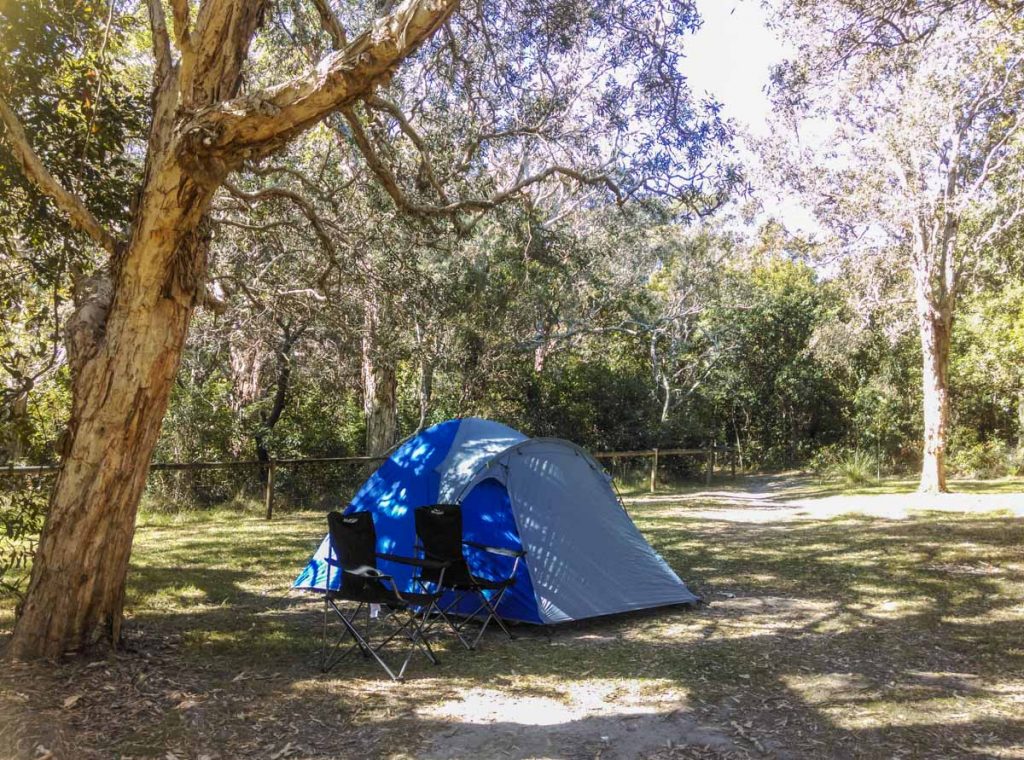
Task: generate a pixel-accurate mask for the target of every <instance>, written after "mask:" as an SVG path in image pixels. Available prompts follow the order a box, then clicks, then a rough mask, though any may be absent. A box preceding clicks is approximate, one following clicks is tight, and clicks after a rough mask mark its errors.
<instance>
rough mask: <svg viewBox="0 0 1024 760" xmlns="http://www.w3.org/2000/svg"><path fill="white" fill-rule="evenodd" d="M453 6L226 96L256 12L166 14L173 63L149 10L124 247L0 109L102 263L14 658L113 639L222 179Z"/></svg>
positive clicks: (259, 8)
mask: <svg viewBox="0 0 1024 760" xmlns="http://www.w3.org/2000/svg"><path fill="white" fill-rule="evenodd" d="M456 4H457V3H456V2H455V1H454V0H447V2H440V1H439V0H406V1H405V2H404V3H401V4H400V5H399V6H398V8H396V10H395V11H394V12H393V13H392V14H391V15H389V16H387V17H385V18H384V19H380V20H378V22H376V23H375V24H374V25H373V27H372V29H371V30H370V31H368V32H366V33H364V34H363V35H360V37H359V38H357V39H356V40H355V41H354V42H353V43H352V44H351V45H349V46H348V47H346V48H345V50H343V51H339V52H338V53H335V54H332V55H331V56H328V58H327V59H325V61H324V62H323V63H322V64H321V65H320V66H318V67H316V68H315V69H314V70H313V71H312V72H311V73H310V74H309V75H307V76H306V77H300V78H299V79H297V80H293V81H291V82H287V83H285V84H283V85H281V86H279V87H276V88H273V89H272V90H270V91H268V92H266V93H262V94H258V95H253V96H249V97H246V98H241V99H238V98H236V96H237V93H238V88H239V83H240V79H241V73H242V69H243V64H244V62H245V59H246V57H247V55H248V49H249V44H250V41H251V39H252V37H253V35H254V34H255V31H256V28H257V26H258V25H259V23H260V19H261V18H262V16H263V9H264V7H265V5H266V2H265V0H205V1H204V2H203V3H202V4H201V5H200V8H199V13H198V15H197V17H196V20H195V26H194V28H189V19H188V14H187V13H186V11H187V9H188V6H187V4H185V3H175V4H174V10H175V11H176V14H175V16H176V17H175V19H174V21H175V36H176V39H177V40H178V46H179V50H180V52H181V54H182V55H181V60H180V61H179V63H178V64H177V65H172V64H170V62H169V61H168V60H167V56H166V55H165V53H166V52H167V50H166V48H165V44H166V40H165V30H163V27H162V24H163V21H162V9H160V8H157V7H156V6H155V5H154V4H153V3H151V4H150V18H151V22H153V23H154V28H155V32H161V31H164V34H157V36H156V37H155V38H154V43H155V44H156V50H155V54H156V55H157V64H158V67H157V71H156V80H157V82H156V87H155V91H154V94H153V98H152V110H153V115H152V124H151V127H150V134H149V144H148V150H147V157H146V168H145V173H144V178H143V182H142V186H141V189H140V191H139V193H138V196H137V199H136V203H135V204H134V205H133V222H132V227H131V235H130V239H129V240H128V241H127V243H126V244H123V243H121V242H119V241H115V240H114V239H113V238H112V237H111V236H110V234H109V233H108V232H106V230H104V229H103V228H102V227H101V226H100V225H99V223H98V222H96V220H95V219H94V218H93V217H92V216H91V214H89V212H88V210H87V209H86V208H85V206H84V205H83V204H82V203H81V201H79V200H78V199H77V198H75V197H74V196H72V195H71V194H70V193H68V192H67V191H66V190H64V188H62V187H61V186H60V185H59V183H57V182H56V181H55V180H53V178H52V177H51V176H50V175H49V174H48V173H46V172H45V170H44V169H43V168H42V163H41V162H39V160H38V157H37V156H36V155H35V154H34V153H33V152H32V150H31V146H30V145H29V144H28V142H27V140H25V139H24V132H23V131H19V127H18V125H17V120H16V118H15V116H14V114H13V112H12V111H11V110H10V109H9V108H7V106H6V104H5V103H2V102H0V117H2V120H3V121H4V123H5V125H6V128H5V133H4V135H2V136H3V137H4V139H5V140H6V141H7V142H8V143H10V144H12V145H13V146H14V149H15V152H16V154H17V155H18V156H19V159H20V161H21V163H22V166H23V167H24V169H25V173H26V176H28V177H29V178H30V179H31V180H32V181H34V182H35V183H36V185H37V186H38V187H39V188H40V189H41V191H42V192H44V193H46V194H47V195H49V196H50V197H51V198H52V199H54V200H55V202H56V203H57V205H58V207H60V208H61V209H62V210H63V211H64V212H65V213H66V214H67V215H68V216H69V218H70V219H71V221H72V222H73V223H75V224H76V225H77V226H78V227H79V228H81V229H83V230H85V231H86V232H87V233H88V234H90V235H91V236H92V237H93V239H94V240H96V241H97V242H98V243H99V244H100V245H102V246H103V247H104V248H105V249H106V250H108V251H109V252H110V253H111V258H110V267H109V270H110V282H111V291H110V295H109V297H107V296H100V297H98V298H96V299H91V300H89V302H88V304H87V305H84V306H83V308H82V309H80V310H79V313H78V315H77V316H76V324H75V325H73V326H71V327H72V332H73V334H74V335H76V336H78V337H76V338H74V339H73V340H74V341H75V342H78V343H79V345H78V346H77V348H76V351H77V357H76V363H77V370H76V372H75V373H74V377H73V381H72V396H73V401H72V413H71V419H70V422H69V430H68V438H67V449H66V452H67V453H66V457H65V459H64V463H63V467H62V470H61V472H60V474H59V475H58V476H57V482H56V484H55V487H54V490H53V494H52V497H51V501H50V509H49V515H48V518H47V521H46V525H45V527H44V529H43V533H42V536H41V538H40V542H39V548H38V550H37V553H36V557H35V561H34V563H33V568H32V578H31V580H30V582H29V588H28V592H27V595H26V599H25V604H24V608H23V611H22V614H21V616H20V617H19V618H18V620H17V622H16V623H15V628H14V633H13V636H12V638H11V641H10V645H9V648H8V654H9V655H10V656H13V657H16V658H34V657H48V658H56V657H59V656H61V655H62V654H64V653H66V652H68V651H75V650H80V649H83V648H85V647H87V646H89V645H92V644H96V643H98V642H101V641H107V642H110V643H113V644H114V645H116V644H117V643H118V641H119V639H120V634H121V620H122V608H123V602H124V588H125V579H126V575H127V572H128V560H129V556H130V553H131V544H132V537H133V534H134V531H135V516H136V511H137V508H138V504H139V498H140V496H141V494H142V489H143V487H144V485H145V482H146V476H147V474H148V471H149V461H150V458H151V456H152V452H153V448H154V446H155V444H156V440H157V436H158V435H159V432H160V426H161V423H162V421H163V417H164V413H165V411H166V409H167V403H168V399H169V396H170V391H171V386H172V383H173V380H174V376H175V374H176V372H177V369H178V364H179V362H180V359H181V353H182V349H183V347H184V344H185V339H186V336H187V332H188V325H189V321H190V320H191V317H192V312H193V310H194V309H195V307H196V305H197V304H198V303H199V302H200V301H202V300H203V297H204V296H203V288H204V285H205V275H206V264H207V249H208V245H209V233H208V229H209V225H208V223H207V212H208V209H209V207H210V202H211V200H212V198H213V195H214V193H215V192H216V190H217V188H218V187H219V186H220V185H221V184H222V183H223V182H224V179H225V177H226V175H227V173H228V172H229V171H230V170H231V169H233V168H235V167H237V166H239V165H241V163H242V162H244V161H245V160H246V159H248V158H251V157H253V156H255V155H257V154H261V155H262V154H266V153H268V152H271V151H272V150H274V149H275V148H276V147H279V146H281V145H282V144H283V143H284V141H285V140H287V139H288V138H289V137H290V136H292V135H294V134H296V133H298V132H299V131H301V130H302V129H305V128H306V127H309V126H311V125H312V124H314V123H315V122H317V121H318V120H320V119H322V118H323V117H324V116H326V115H327V114H328V113H330V112H331V111H333V110H335V109H337V108H338V107H340V106H341V105H343V104H344V103H346V102H351V101H352V100H354V99H356V98H358V97H362V96H364V95H366V94H368V93H369V92H370V91H371V90H372V89H373V87H374V86H375V84H376V83H378V82H379V81H381V79H382V78H384V77H387V76H389V74H390V71H391V70H392V69H393V68H394V67H395V66H397V65H398V64H399V63H400V62H401V60H402V59H403V58H404V57H405V56H407V55H409V54H410V53H411V52H412V51H413V50H415V49H416V47H417V46H418V45H419V44H420V43H421V42H422V41H423V40H425V39H426V38H427V37H428V36H429V35H430V34H431V33H432V32H433V30H435V29H436V28H437V27H438V25H440V24H441V23H442V22H443V20H444V19H445V18H446V17H447V15H448V14H449V13H450V12H451V11H452V10H453V9H454V7H455V5H456ZM12 125H13V126H12ZM108 300H109V303H107V301H108ZM384 387H385V388H386V387H387V386H386V384H385V386H384Z"/></svg>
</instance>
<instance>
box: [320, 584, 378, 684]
mask: <svg viewBox="0 0 1024 760" xmlns="http://www.w3.org/2000/svg"><path fill="white" fill-rule="evenodd" d="M362 606H363V605H362V604H360V605H358V606H357V607H356V609H355V610H354V611H353V613H352V616H351V619H350V618H349V616H347V615H346V614H345V611H344V610H342V609H341V608H340V607H338V605H337V604H335V603H334V601H333V600H331V599H328V598H326V597H325V598H324V630H323V650H322V654H321V660H320V670H321V672H323V673H326V672H328V671H329V670H330V669H331V668H333V667H334V666H335V665H337V664H338V663H339V662H341V661H342V660H344V659H345V658H346V657H348V655H349V653H350V652H351V651H352V650H353V649H356V648H357V647H358V649H359V651H360V653H361V654H362V655H363V657H369V656H370V655H371V654H372V653H373V647H371V646H370V643H369V642H368V641H367V640H366V639H365V638H364V637H363V636H362V634H360V633H359V629H358V628H356V627H355V626H354V625H353V624H352V621H353V620H355V619H356V618H357V617H358V616H359V612H360V610H361V609H362ZM331 608H333V609H334V612H335V614H336V615H337V616H338V618H339V619H340V620H341V622H342V625H343V626H344V630H343V631H342V633H341V635H340V636H339V637H338V639H337V641H335V642H334V646H332V647H330V648H329V649H328V646H327V641H328V634H327V631H328V619H329V613H330V609H331ZM349 636H351V637H352V644H350V645H349V646H348V648H347V649H345V651H344V652H342V653H341V654H337V651H338V649H339V648H340V647H341V644H342V642H343V641H345V640H346V638H348V637H349Z"/></svg>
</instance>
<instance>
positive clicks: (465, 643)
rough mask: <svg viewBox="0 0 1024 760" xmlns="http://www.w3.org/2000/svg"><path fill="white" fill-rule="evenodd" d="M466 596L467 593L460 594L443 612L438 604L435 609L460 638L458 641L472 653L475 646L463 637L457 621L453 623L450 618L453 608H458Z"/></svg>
mask: <svg viewBox="0 0 1024 760" xmlns="http://www.w3.org/2000/svg"><path fill="white" fill-rule="evenodd" d="M465 596H466V595H465V593H460V594H459V595H458V596H457V597H456V598H455V601H453V602H452V603H451V604H449V605H448V606H447V607H445V608H444V609H443V610H442V609H441V608H440V607H438V606H437V605H436V604H435V605H434V609H436V610H437V614H438V615H440V616H441V618H442V619H443V620H444V622H445V623H446V624H447V625H448V627H449V628H451V629H452V633H454V634H455V636H456V637H457V638H458V640H459V642H460V643H461V644H462V646H464V647H465V648H466V649H468V650H470V651H472V649H473V645H472V644H470V643H469V642H468V641H467V640H466V637H465V636H463V635H462V630H461V628H460V627H459V626H458V625H456V623H455V621H453V620H452V619H451V618H450V617H448V613H449V612H450V611H451V610H452V608H453V607H457V606H458V605H459V603H460V602H461V601H462V600H463V599H464V598H465Z"/></svg>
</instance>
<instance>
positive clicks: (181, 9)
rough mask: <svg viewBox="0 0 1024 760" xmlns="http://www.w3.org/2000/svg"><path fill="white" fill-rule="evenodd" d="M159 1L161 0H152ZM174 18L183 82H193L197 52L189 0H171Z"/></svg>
mask: <svg viewBox="0 0 1024 760" xmlns="http://www.w3.org/2000/svg"><path fill="white" fill-rule="evenodd" d="M151 2H155V3H159V2H160V0H151ZM171 12H172V14H173V15H172V19H173V21H174V41H175V44H177V46H178V50H180V51H181V83H182V85H183V86H185V85H187V84H189V83H191V81H192V71H193V65H194V63H195V53H194V52H193V50H192V35H191V32H190V31H189V25H190V23H191V22H190V21H189V7H188V0H171Z"/></svg>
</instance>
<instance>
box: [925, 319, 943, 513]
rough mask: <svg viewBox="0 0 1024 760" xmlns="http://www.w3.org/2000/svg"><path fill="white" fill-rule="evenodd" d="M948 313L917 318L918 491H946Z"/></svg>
mask: <svg viewBox="0 0 1024 760" xmlns="http://www.w3.org/2000/svg"><path fill="white" fill-rule="evenodd" d="M949 316H950V315H949V314H948V313H942V312H941V311H940V312H939V313H938V314H936V315H934V316H931V315H929V316H923V317H921V323H920V330H921V353H922V380H923V388H922V390H923V391H924V446H923V457H922V461H921V485H920V490H921V491H924V492H928V493H940V492H944V491H946V490H947V489H946V435H947V432H948V426H949V383H948V377H947V374H948V367H949V338H950V328H949V324H950V320H949Z"/></svg>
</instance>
